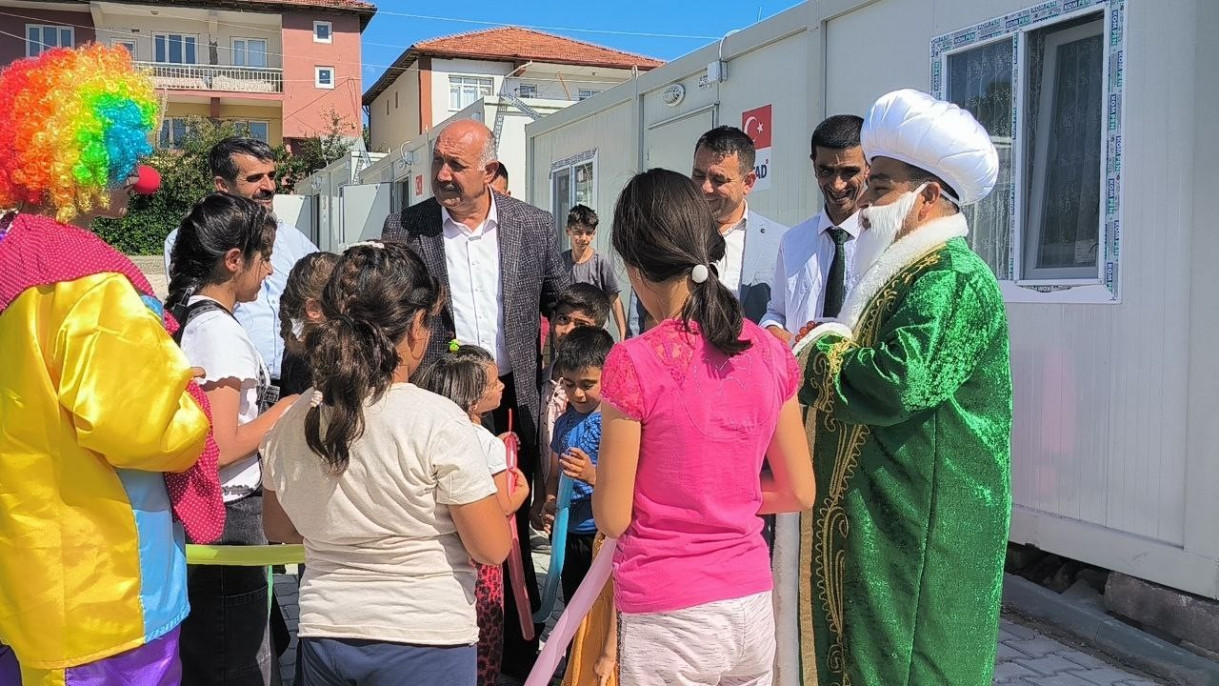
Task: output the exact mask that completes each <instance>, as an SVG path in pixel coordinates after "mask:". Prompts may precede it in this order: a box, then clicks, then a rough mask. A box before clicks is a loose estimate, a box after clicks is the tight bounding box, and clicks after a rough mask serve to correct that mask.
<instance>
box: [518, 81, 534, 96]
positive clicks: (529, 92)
mask: <svg viewBox="0 0 1219 686" xmlns="http://www.w3.org/2000/svg"><path fill="white" fill-rule="evenodd" d="M517 93H518V94H519V95H520V96H521V97H522V98H536V97H538V87H537V84H533V83H522V84H521V87H520V88H519V89H517Z"/></svg>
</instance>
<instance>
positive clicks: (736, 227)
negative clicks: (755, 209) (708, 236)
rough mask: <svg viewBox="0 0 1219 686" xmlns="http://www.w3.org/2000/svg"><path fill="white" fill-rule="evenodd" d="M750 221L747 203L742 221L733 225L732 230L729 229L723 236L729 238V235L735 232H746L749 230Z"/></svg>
mask: <svg viewBox="0 0 1219 686" xmlns="http://www.w3.org/2000/svg"><path fill="white" fill-rule="evenodd" d="M748 221H749V203H748V202H746V203H745V212H744V213H743V214H741V221H739V222H737V223H735V224H733V225H732V228H731V229H728V230H727V231H725V232H724V234H723V235H724V237H725V238H727V237H728V234H730V233H732V232H734V231H744V230H745V229H746V228H748V226H747V224H748Z"/></svg>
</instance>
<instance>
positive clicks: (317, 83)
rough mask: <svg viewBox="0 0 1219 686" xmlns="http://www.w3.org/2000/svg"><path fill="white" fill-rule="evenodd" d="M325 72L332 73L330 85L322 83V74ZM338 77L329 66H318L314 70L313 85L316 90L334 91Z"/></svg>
mask: <svg viewBox="0 0 1219 686" xmlns="http://www.w3.org/2000/svg"><path fill="white" fill-rule="evenodd" d="M323 71H329V72H330V83H329V84H325V83H322V72H323ZM336 76H337V75H336V74H335V72H334V67H327V66H321V65H319V66H316V67H314V68H313V85H314V87H315V88H321V89H323V90H334V82H335V80H336Z"/></svg>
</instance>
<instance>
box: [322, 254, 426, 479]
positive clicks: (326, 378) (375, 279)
mask: <svg viewBox="0 0 1219 686" xmlns="http://www.w3.org/2000/svg"><path fill="white" fill-rule="evenodd" d="M382 245H383V246H384V247H378V246H376V245H355V246H352V247H350V248H348V249H347V251H346V252H344V253H343V254H342V255H341V256H340V257H339V261H338V264H336V265H335V266H334V272H333V273H332V274H331V275H330V281H329V282H327V284H326V287H325V288H324V289H322V298H321V301H320V303H321V306H322V315H323V316H324V317H325V320H324V321H322V322H319V323H317V324H315V325H313V326H310V327H309V328H308V330H307V331H306V333H305V341H304V343H305V358H306V359H307V360H308V362H309V368H310V370H311V371H312V373H313V381H314V388H316V389H317V390H318V391H321V393H322V403H321V405H320V406H318V407H313V408H310V410H309V413H308V414H307V415H305V441H306V443H308V445H309V448H310V449H311V450H313V452H315V453H317V454H318V455H320V456H321V458H322V460H323V461H324V462H326V464H328V465H330V467H331V468H332V469H333V470H334V471H336V472H341V471H343V470H344V469H346V468H347V460H348V457H349V452H350V449H351V444H352V442H353V441H355V440H356V439H358V438H359V437H360V436H361V435H363V433H364V404H365V403H366V402H368V401H370V400H371V401H373V402H375V401H377V400H379V399H380V398H381V396H382V395H384V393H385V391H387V390H388V389H389V387H390V384H391V383H392V382H393V377H394V372H395V371H396V370H397V369H398V367H399V365H400V364H401V362H402V360H401V359H400V358H399V356H398V351H397V346H398V344H399V343H400V342H401V341H402V339H403V338H405V337H406V334H407V333H408V332H409V331H410V329H411V325H412V324H413V323H414V321H415V317H416V315H418V314H419V313H420V312H423V313H424V320H423V321H424V322H425V325H426V322H427V319H428V316H430V315H432V314H434V313H435V312H436V310H437V309H438V308H439V307H440V304H441V300H442V298H443V292H442V288H441V285H440V282H439V281H437V280H436V279H435V278H433V277H432V276H431V275H429V274H428V271H427V268H426V267H424V265H423V261H422V260H420V259H419V257H418V256H417V255H415V253H414V252H413V251H411V249H410V248H408V247H407V246H406V244H405V243H401V242H398V241H392V240H386V241H384V242H383V243H382ZM323 411H325V413H326V430H325V434H324V435H323V432H322V412H323Z"/></svg>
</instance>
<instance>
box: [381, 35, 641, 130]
mask: <svg viewBox="0 0 1219 686" xmlns="http://www.w3.org/2000/svg"><path fill="white" fill-rule="evenodd" d="M661 64H663V62H661V61H660V60H655V59H652V58H650V57H644V56H642V55H634V54H631V53H627V52H622V51H619V50H613V49H610V48H606V47H603V46H600V45H596V44H593V43H587V42H584V41H578V40H574V39H571V38H564V37H562V36H555V35H552V34H548V33H543V32H541V31H533V30H530V29H523V28H519V27H514V26H508V27H501V28H494V29H487V30H483V31H474V32H470V33H463V34H458V35H453V36H444V37H441V38H434V39H431V40H426V41H422V42H419V43H416V44H415V45H412V46H411V47H410V48H408V49H407V50H406V51H405V52H403V53H402V55H401V56H400V57H398V59H397V60H396V61H395V62H394V64H393V65H391V66H390V68H389V69H387V70H386V71H385V73H384V74H383V75H382V76H381V78H379V79H378V80H377V82H376V83H374V84H373V86H372V87H371V88H370V89H368V92H366V93H364V98H363V103H364V106H365V107H367V108H368V118H369V127H370V129H371V131H370V133H371V139H372V149H374V150H380V151H384V152H389V151H391V150H397V149H398V148H400V147H401V146H402V145H403V144H404V143H406V142H407V141H410V140H412V139H414V138H416V137H418V136H419V134H421V133H424V132H427V131H429V130H431V129H432V128H433V127H434V126H436V125H437V124H439V123H441V122H443V121H445V120H446V119H449V118H450V117H452V116H453V115H455V114H457V113H459V112H461V111H463V110H465V109H466V108H468V107H470V106H471V105H473V104H474V103H476V102H478V101H479V100H483V99H486V98H491V97H493V96H500V97H503V98H506V99H509V100H519V101H521V102H522V103H523V104H525V107H526V108H528V107H529V103H530V102H531V101H535V103H536V101H559V102H562V103H571V102H576V101H579V100H583V99H585V98H589V97H591V96H593V95H595V94H597V93H600V92H601V91H603V90H606V89H608V88H611V87H613V86H615V85H617V84H619V83H622V82H623V81H627V80H629V79H630V78H631V77H632V75H633V74H635V73H637V72H644V71H649V70H651V69H655V68H656V67H659V66H660V65H661ZM488 124H490V122H488Z"/></svg>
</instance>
